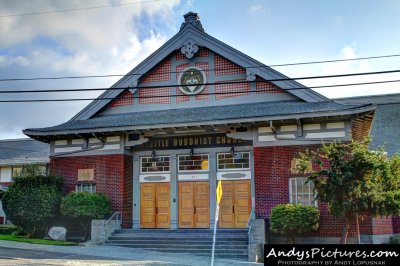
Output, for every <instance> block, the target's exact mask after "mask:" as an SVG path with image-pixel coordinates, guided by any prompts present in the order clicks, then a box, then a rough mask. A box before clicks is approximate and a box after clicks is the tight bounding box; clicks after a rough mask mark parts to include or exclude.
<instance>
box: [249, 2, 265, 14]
mask: <svg viewBox="0 0 400 266" xmlns="http://www.w3.org/2000/svg"><path fill="white" fill-rule="evenodd" d="M248 11H249V13H250V14H256V13H260V12H264V11H265V8H264V6H263V5H261V4H254V5H251V6H249V8H248Z"/></svg>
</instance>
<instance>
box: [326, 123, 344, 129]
mask: <svg viewBox="0 0 400 266" xmlns="http://www.w3.org/2000/svg"><path fill="white" fill-rule="evenodd" d="M326 128H327V129H334V128H345V124H344V122H335V123H326Z"/></svg>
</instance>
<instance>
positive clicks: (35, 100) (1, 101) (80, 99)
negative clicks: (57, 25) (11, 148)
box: [0, 80, 400, 103]
mask: <svg viewBox="0 0 400 266" xmlns="http://www.w3.org/2000/svg"><path fill="white" fill-rule="evenodd" d="M394 82H400V80H387V81H375V82H362V83H347V84H337V85H323V86H312V87H307V88H302V87H300V88H290V89H287V90H308V89H321V88H333V87H346V86H358V85H371V84H382V83H394ZM251 92H256V93H261V92H271V89H261V90H256V91H251V90H248V91H230V92H210V93H199V94H196V95H199V96H207V95H227V94H243V93H251ZM192 96H195V95H192ZM168 97H177V98H178V97H189V95H186V94H172V95H171V94H168V95H155V96H132V97H131V98H133V99H149V98H168ZM123 98H124V97H115V98H73V99H31V100H0V103H26V102H71V101H103V100H119V99H123Z"/></svg>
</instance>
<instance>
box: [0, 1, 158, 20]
mask: <svg viewBox="0 0 400 266" xmlns="http://www.w3.org/2000/svg"><path fill="white" fill-rule="evenodd" d="M158 1H163V0H149V1H140V2H131V3H123V4H115V5H103V6H90V7H82V8H71V9H63V10H53V11H43V12H32V13H23V14H11V15H0V18H9V17H22V16H34V15H48V14H52V13H64V12H74V11H81V10H90V9H100V8H108V7H120V6H127V5H136V4H146V3H151V2H158Z"/></svg>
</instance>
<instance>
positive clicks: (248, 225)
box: [247, 208, 254, 236]
mask: <svg viewBox="0 0 400 266" xmlns="http://www.w3.org/2000/svg"><path fill="white" fill-rule="evenodd" d="M253 213H254V209H253V208H251V212H250V215H249V219H247V227H248V228H249V230H248V231H247V235H248V236H250V232H251V225H250V220H251V217H253Z"/></svg>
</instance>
